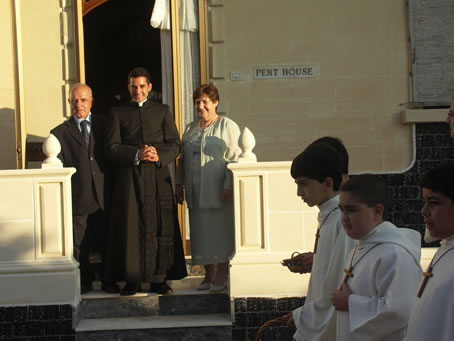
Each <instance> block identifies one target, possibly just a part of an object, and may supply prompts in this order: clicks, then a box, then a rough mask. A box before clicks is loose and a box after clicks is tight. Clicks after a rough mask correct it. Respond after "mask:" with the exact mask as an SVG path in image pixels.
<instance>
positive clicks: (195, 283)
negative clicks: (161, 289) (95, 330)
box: [82, 276, 203, 297]
mask: <svg viewBox="0 0 454 341" xmlns="http://www.w3.org/2000/svg"><path fill="white" fill-rule="evenodd" d="M202 280H203V276H188V277H185V278H183V279H180V280H174V281H167V284H168V285H169V286H170V287H171V288H172V289H173V290H189V289H193V290H195V289H197V288H198V287H199V286H200V283H202ZM119 285H120V287H122V286H123V285H124V282H121V283H119ZM148 286H149V284H148V283H145V284H143V285H142V287H143V289H147V288H148ZM93 290H94V291H95V292H96V291H101V281H99V280H96V281H93ZM91 293H92V292H90V293H88V294H86V295H90V294H91ZM82 297H85V295H83V296H82Z"/></svg>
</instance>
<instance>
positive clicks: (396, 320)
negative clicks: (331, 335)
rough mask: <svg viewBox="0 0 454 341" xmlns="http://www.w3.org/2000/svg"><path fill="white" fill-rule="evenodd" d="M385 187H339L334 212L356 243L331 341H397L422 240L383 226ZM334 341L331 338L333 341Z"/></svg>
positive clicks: (338, 294)
mask: <svg viewBox="0 0 454 341" xmlns="http://www.w3.org/2000/svg"><path fill="white" fill-rule="evenodd" d="M387 204H388V189H387V186H386V183H385V182H384V181H383V180H382V179H381V178H380V177H379V176H377V175H372V174H363V175H358V176H354V177H352V178H351V179H350V180H349V181H347V182H346V183H345V184H344V185H343V186H342V188H341V193H340V198H339V208H340V210H341V212H342V224H343V226H344V229H345V232H346V233H347V235H348V236H349V237H351V238H353V239H355V240H356V241H357V242H356V247H355V248H354V249H353V250H352V251H351V253H350V255H349V257H348V259H347V262H346V263H345V264H346V267H345V277H344V281H343V283H342V286H341V289H340V290H337V291H334V292H333V294H332V297H331V301H332V303H333V305H334V307H335V308H336V310H337V337H336V338H335V339H336V340H342V341H348V340H361V341H362V340H387V341H394V340H396V341H397V340H402V338H403V337H404V336H405V331H406V328H407V322H408V318H409V316H410V310H411V306H412V303H413V298H414V296H415V295H416V291H417V289H418V285H419V281H420V279H421V267H420V265H419V262H420V256H421V235H420V234H419V233H418V232H417V231H414V230H409V229H404V228H397V227H396V226H394V225H393V224H391V223H390V222H387V221H383V214H384V212H385V210H386V208H387ZM333 340H334V339H333Z"/></svg>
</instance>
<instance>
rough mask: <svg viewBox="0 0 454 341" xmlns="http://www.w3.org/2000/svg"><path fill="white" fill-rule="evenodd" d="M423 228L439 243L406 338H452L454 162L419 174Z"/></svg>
mask: <svg viewBox="0 0 454 341" xmlns="http://www.w3.org/2000/svg"><path fill="white" fill-rule="evenodd" d="M420 186H421V187H422V192H423V199H424V207H423V208H422V210H421V214H422V215H423V217H424V222H425V224H426V228H427V230H428V231H429V233H430V235H431V236H432V237H434V238H437V239H441V240H442V241H441V246H440V248H439V249H438V251H437V252H436V253H435V255H434V257H433V259H432V262H431V263H430V265H429V267H428V269H427V270H426V272H425V273H424V279H423V280H422V282H421V284H420V287H419V290H418V294H417V295H416V296H415V298H414V300H415V303H414V305H413V308H412V311H411V314H410V320H409V322H408V329H407V337H406V340H408V341H427V340H434V341H435V340H436V341H452V340H454V295H453V288H454V266H453V264H454V164H453V163H448V164H445V165H442V166H440V167H437V168H435V169H433V170H431V171H429V172H428V173H427V174H426V175H425V176H423V177H422V178H421V181H420Z"/></svg>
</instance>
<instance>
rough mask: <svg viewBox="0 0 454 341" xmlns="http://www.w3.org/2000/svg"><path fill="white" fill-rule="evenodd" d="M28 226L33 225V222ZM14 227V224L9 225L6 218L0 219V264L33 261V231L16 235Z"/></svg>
mask: <svg viewBox="0 0 454 341" xmlns="http://www.w3.org/2000/svg"><path fill="white" fill-rule="evenodd" d="M20 224H21V225H22V224H23V222H21V223H20ZM30 224H31V225H33V222H30ZM15 225H16V223H15V222H13V223H11V222H10V221H8V218H5V217H0V231H1V235H0V263H4V264H5V263H8V262H17V261H24V260H27V261H30V260H34V259H35V245H34V242H35V241H34V234H33V229H32V230H31V232H30V233H26V232H25V231H22V232H19V233H18V232H17V229H16V228H17V226H15Z"/></svg>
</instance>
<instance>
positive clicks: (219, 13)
mask: <svg viewBox="0 0 454 341" xmlns="http://www.w3.org/2000/svg"><path fill="white" fill-rule="evenodd" d="M208 15H209V24H210V27H211V30H210V33H211V35H210V42H212V43H220V42H223V41H224V39H225V37H224V8H223V7H213V8H211V10H210V11H209V12H208Z"/></svg>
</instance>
